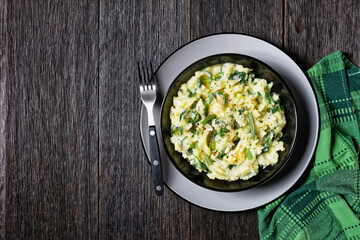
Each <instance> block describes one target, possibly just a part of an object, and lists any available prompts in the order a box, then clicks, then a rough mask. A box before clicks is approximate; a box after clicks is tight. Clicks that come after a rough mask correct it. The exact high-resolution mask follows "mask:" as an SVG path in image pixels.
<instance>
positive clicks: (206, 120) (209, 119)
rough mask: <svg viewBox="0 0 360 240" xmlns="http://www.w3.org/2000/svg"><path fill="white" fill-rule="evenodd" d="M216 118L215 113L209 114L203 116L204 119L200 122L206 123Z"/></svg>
mask: <svg viewBox="0 0 360 240" xmlns="http://www.w3.org/2000/svg"><path fill="white" fill-rule="evenodd" d="M214 118H216V114H213V115H210V116H209V117H207V118H205V119H204V121H202V122H201V124H206V123H208V122H210V121H211V120H213V119H214Z"/></svg>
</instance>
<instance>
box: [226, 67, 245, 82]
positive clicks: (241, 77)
mask: <svg viewBox="0 0 360 240" xmlns="http://www.w3.org/2000/svg"><path fill="white" fill-rule="evenodd" d="M245 76H246V73H244V72H239V71H238V70H235V72H233V73H232V74H230V75H229V79H230V80H237V81H239V82H240V83H243V82H244V81H245Z"/></svg>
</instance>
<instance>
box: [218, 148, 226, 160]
mask: <svg viewBox="0 0 360 240" xmlns="http://www.w3.org/2000/svg"><path fill="white" fill-rule="evenodd" d="M224 150H225V149H224ZM224 150H222V151H221V153H220V154H219V156H218V157H217V158H218V159H222V158H223V157H225V156H226V153H224Z"/></svg>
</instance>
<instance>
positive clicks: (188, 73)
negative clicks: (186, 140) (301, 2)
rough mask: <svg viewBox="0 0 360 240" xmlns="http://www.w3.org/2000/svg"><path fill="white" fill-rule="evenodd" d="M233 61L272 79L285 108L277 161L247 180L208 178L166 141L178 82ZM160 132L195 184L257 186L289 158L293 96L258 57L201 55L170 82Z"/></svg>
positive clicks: (180, 167) (231, 188)
mask: <svg viewBox="0 0 360 240" xmlns="http://www.w3.org/2000/svg"><path fill="white" fill-rule="evenodd" d="M226 62H230V63H235V64H241V65H243V66H245V67H248V68H250V69H252V73H254V74H255V77H257V78H264V79H266V80H267V81H268V82H273V87H272V92H276V93H277V94H279V96H280V100H281V105H282V106H283V107H284V109H285V117H286V121H287V123H286V126H285V128H284V129H283V130H282V132H283V136H282V137H281V139H280V140H281V141H283V142H284V147H285V151H282V152H279V161H278V163H276V164H275V165H273V166H268V167H266V168H265V169H261V168H260V170H259V173H258V174H257V175H256V176H254V177H252V178H250V179H249V180H237V181H232V182H229V181H225V180H217V179H215V180H212V179H210V178H209V177H207V176H206V174H205V173H204V172H202V173H200V172H199V171H198V170H197V169H196V168H195V167H193V166H192V165H190V163H189V162H188V161H187V160H186V159H184V158H183V157H182V156H181V154H180V153H179V152H177V151H175V149H174V145H173V144H172V143H171V142H170V137H171V130H170V126H171V121H170V108H171V106H172V104H173V97H174V96H177V92H178V91H179V89H180V86H181V84H183V83H185V82H187V81H188V80H189V79H190V78H191V77H192V76H193V75H194V74H195V72H196V71H199V70H201V69H203V68H205V67H208V66H211V65H215V64H221V63H226ZM161 133H162V138H163V143H164V146H165V149H166V152H167V154H168V157H169V158H170V159H171V161H172V163H173V164H174V165H175V166H176V168H177V169H178V170H179V171H180V172H181V173H182V174H183V175H184V176H185V177H187V178H188V179H190V180H191V181H192V182H194V183H195V184H197V185H200V186H202V187H205V188H208V189H211V190H217V191H223V192H230V191H240V190H245V189H249V188H251V187H254V186H257V185H259V184H261V183H264V182H265V181H267V180H269V179H270V178H271V177H273V176H274V175H275V174H276V173H277V172H279V170H280V169H281V168H282V167H283V166H284V165H285V163H286V162H287V160H288V159H289V158H290V155H291V153H292V150H293V148H294V145H295V140H296V135H297V114H296V106H295V102H294V98H293V96H292V94H291V92H290V89H289V87H288V86H287V85H286V83H285V81H284V80H283V79H281V77H280V75H279V74H277V73H276V72H275V71H274V70H273V69H272V68H270V67H269V66H268V65H266V64H265V63H263V62H261V61H260V60H258V59H255V58H253V57H249V56H246V55H240V54H218V55H213V56H209V57H206V58H203V59H201V60H199V61H197V62H195V63H193V64H191V65H190V66H188V67H187V68H186V69H185V70H184V71H182V72H181V73H180V74H179V76H177V77H176V79H174V81H173V83H172V84H171V85H170V87H169V89H168V92H167V94H166V96H165V98H164V100H163V103H162V106H161Z"/></svg>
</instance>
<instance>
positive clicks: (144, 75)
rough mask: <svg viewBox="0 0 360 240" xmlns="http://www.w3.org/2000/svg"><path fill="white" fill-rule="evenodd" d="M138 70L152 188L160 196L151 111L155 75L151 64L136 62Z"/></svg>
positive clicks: (161, 179)
mask: <svg viewBox="0 0 360 240" xmlns="http://www.w3.org/2000/svg"><path fill="white" fill-rule="evenodd" d="M149 66H150V67H149ZM138 70H139V78H140V95H141V100H142V102H143V104H144V105H145V107H146V109H147V115H148V124H149V149H150V161H151V171H152V177H153V182H154V188H155V192H156V194H157V195H158V196H161V195H162V194H163V192H164V184H163V178H162V169H161V161H160V154H159V145H158V141H157V137H156V129H155V120H154V113H153V108H154V103H155V101H156V84H155V79H154V78H155V76H154V71H153V68H152V65H151V64H145V63H144V62H138Z"/></svg>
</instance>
